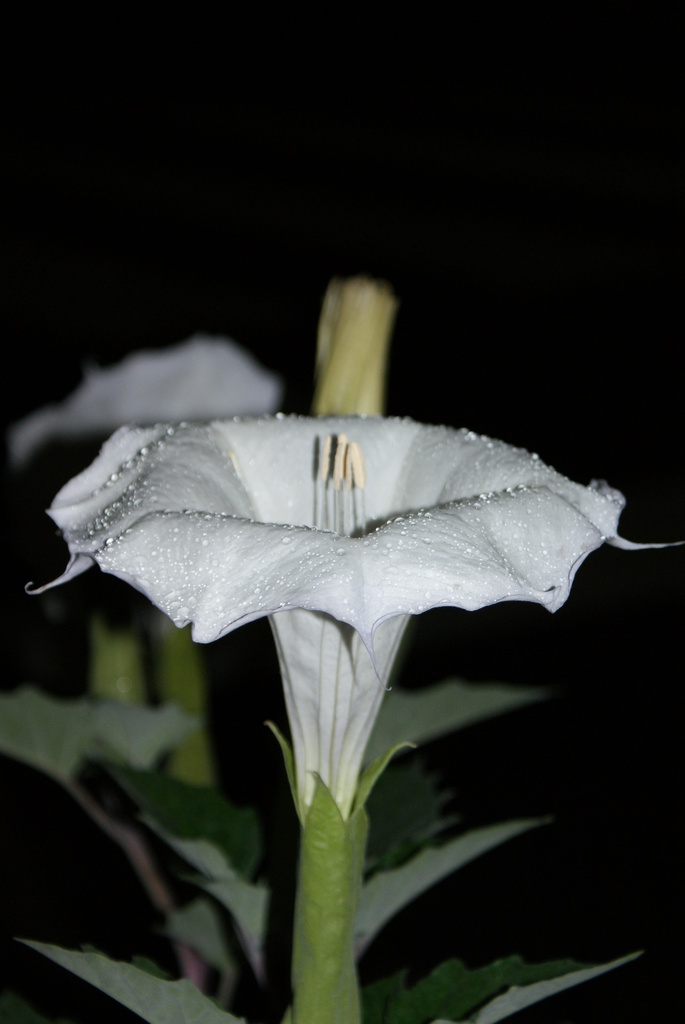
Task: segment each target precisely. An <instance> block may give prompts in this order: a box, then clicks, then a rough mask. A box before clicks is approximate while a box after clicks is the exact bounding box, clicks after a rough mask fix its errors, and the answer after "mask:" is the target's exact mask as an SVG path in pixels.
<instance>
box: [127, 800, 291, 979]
mask: <svg viewBox="0 0 685 1024" xmlns="http://www.w3.org/2000/svg"><path fill="white" fill-rule="evenodd" d="M143 820H144V821H145V823H146V824H147V825H148V826H149V828H151V829H152V830H153V831H155V832H156V833H157V835H159V836H160V838H161V839H163V840H164V841H165V842H166V843H168V844H169V846H170V847H171V848H172V849H173V850H175V852H176V853H177V854H178V855H179V857H182V858H183V860H185V861H187V862H188V864H191V865H192V866H193V867H194V868H195V869H196V870H197V871H199V872H200V875H201V877H194V878H191V879H190V881H193V882H194V883H195V884H196V885H197V886H198V887H199V888H201V889H203V890H204V892H206V893H208V894H209V895H210V896H213V897H214V899H216V900H217V901H218V902H219V903H221V905H222V906H224V907H225V908H226V909H227V910H228V911H229V913H230V914H231V916H232V918H233V921H234V925H235V929H236V933H237V935H238V938H239V940H240V943H241V945H242V947H243V950H244V952H245V955H246V957H247V958H248V961H249V963H250V965H251V967H252V969H253V971H254V973H255V977H256V978H257V979H258V980H259V981H260V982H263V981H264V979H265V970H264V945H265V942H266V929H267V924H268V913H269V899H270V896H271V893H270V891H269V889H268V887H267V886H266V885H265V884H263V883H260V882H248V881H247V880H246V879H245V878H243V877H242V876H241V875H239V874H238V873H237V872H236V871H234V869H233V868H232V867H231V864H230V862H229V861H228V860H227V858H226V855H225V853H224V852H223V850H221V849H220V848H219V847H218V846H216V845H215V844H214V843H211V842H209V841H208V840H206V839H179V838H178V837H176V836H174V835H171V834H170V833H168V832H167V831H166V830H165V829H163V828H162V827H161V826H160V825H159V823H158V822H155V821H154V820H153V819H151V818H148V817H147V816H145V817H144V818H143Z"/></svg>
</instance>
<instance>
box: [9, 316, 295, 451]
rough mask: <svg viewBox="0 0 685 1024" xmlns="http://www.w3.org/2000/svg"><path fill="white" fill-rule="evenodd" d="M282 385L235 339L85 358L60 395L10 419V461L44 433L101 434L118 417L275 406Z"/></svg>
mask: <svg viewBox="0 0 685 1024" xmlns="http://www.w3.org/2000/svg"><path fill="white" fill-rule="evenodd" d="M283 391H284V386H283V382H282V380H281V378H280V377H279V376H278V375H277V374H275V373H273V372H272V371H271V370H267V369H266V368H265V367H263V366H261V365H260V363H258V362H257V360H256V359H255V358H254V356H253V355H251V353H250V352H248V351H247V350H246V349H244V348H242V347H241V346H240V345H238V344H237V343H236V342H235V341H232V340H231V339H230V338H224V337H222V336H220V335H216V336H214V335H208V334H194V335H193V336H192V337H191V338H188V339H187V340H186V341H182V342H179V344H177V345H170V346H169V347H168V348H159V349H141V350H139V351H137V352H131V353H129V354H128V355H127V356H125V357H124V359H122V360H121V362H119V363H115V364H114V365H113V366H107V367H100V366H93V365H90V366H87V367H86V368H85V371H84V377H83V380H82V381H81V383H80V384H79V386H78V387H77V388H76V390H75V391H72V393H71V394H70V395H69V396H68V397H67V398H65V399H64V400H63V401H61V402H58V403H54V404H52V405H46V406H43V408H41V409H36V410H35V411H34V412H32V413H30V414H29V415H28V416H25V417H24V418H23V419H21V420H18V421H17V422H16V423H13V424H12V425H11V426H10V428H9V430H8V431H7V449H8V454H9V460H10V464H11V465H12V466H13V467H14V468H17V469H18V468H21V467H22V466H24V465H25V464H26V463H27V462H29V461H30V459H31V458H32V457H33V455H34V454H35V453H36V452H37V451H39V450H40V449H41V448H42V447H43V445H45V444H47V443H49V442H52V441H74V440H80V439H83V438H86V437H89V436H92V437H100V438H101V439H103V440H104V438H105V437H108V436H109V434H111V433H112V431H113V430H115V429H116V428H117V427H119V426H121V424H122V423H157V422H159V421H160V420H164V419H173V420H189V419H198V418H199V419H205V420H207V419H212V418H213V417H218V416H258V415H261V414H263V413H268V412H275V411H276V409H278V407H279V405H280V402H281V399H282V397H283Z"/></svg>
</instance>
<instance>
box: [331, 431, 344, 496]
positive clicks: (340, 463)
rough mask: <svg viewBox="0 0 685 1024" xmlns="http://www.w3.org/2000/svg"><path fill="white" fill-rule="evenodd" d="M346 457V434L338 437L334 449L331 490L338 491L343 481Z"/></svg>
mask: <svg viewBox="0 0 685 1024" xmlns="http://www.w3.org/2000/svg"><path fill="white" fill-rule="evenodd" d="M346 455H347V434H340V435H339V436H338V443H337V446H336V449H335V461H334V463H333V488H334V490H336V491H339V490H340V488H341V487H342V482H343V480H344V479H345V456H346Z"/></svg>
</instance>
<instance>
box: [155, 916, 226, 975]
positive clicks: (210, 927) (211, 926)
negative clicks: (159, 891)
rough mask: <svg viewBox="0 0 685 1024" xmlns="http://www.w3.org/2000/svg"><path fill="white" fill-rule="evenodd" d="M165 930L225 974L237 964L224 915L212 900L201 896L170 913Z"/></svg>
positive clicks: (166, 933)
mask: <svg viewBox="0 0 685 1024" xmlns="http://www.w3.org/2000/svg"><path fill="white" fill-rule="evenodd" d="M160 931H161V933H162V934H163V935H165V936H166V937H167V938H168V939H171V940H172V941H173V942H180V943H182V944H183V945H185V946H190V948H191V949H194V950H195V952H196V953H198V954H199V955H200V956H201V957H202V959H203V960H204V961H205V963H208V964H210V965H211V966H212V967H214V968H215V969H216V970H217V971H220V972H221V973H222V974H225V973H226V972H227V971H232V970H233V969H234V968H235V962H234V959H233V957H232V955H231V951H230V949H229V947H228V943H227V941H226V935H225V933H224V928H223V921H222V919H221V915H220V913H219V911H218V908H217V907H216V904H215V903H214V902H213V901H212V900H208V899H205V898H204V897H198V898H197V899H195V900H191V902H190V903H186V905H185V906H183V907H179V908H178V909H177V910H173V911H172V912H171V913H170V914H167V916H166V920H165V922H164V926H163V928H161V929H160Z"/></svg>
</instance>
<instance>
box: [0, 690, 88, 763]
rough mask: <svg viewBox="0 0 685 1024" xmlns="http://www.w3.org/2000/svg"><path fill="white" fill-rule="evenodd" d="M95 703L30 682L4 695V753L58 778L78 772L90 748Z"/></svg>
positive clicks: (0, 727)
mask: <svg viewBox="0 0 685 1024" xmlns="http://www.w3.org/2000/svg"><path fill="white" fill-rule="evenodd" d="M94 706H95V705H94V703H93V702H92V701H90V700H85V699H77V700H65V699H59V698H57V697H51V696H49V695H48V694H45V693H41V692H40V690H37V689H36V688H35V687H33V686H30V685H28V684H27V685H24V686H20V687H19V688H18V689H16V690H14V691H12V692H11V693H6V694H2V695H0V753H3V754H6V755H7V756H8V757H13V758H15V759H16V760H17V761H22V762H23V763H24V764H28V765H31V767H32V768H38V770H39V771H43V772H46V773H47V774H48V775H51V776H53V778H56V779H66V778H69V777H70V776H72V775H75V774H76V772H77V771H78V769H79V768H80V767H81V765H82V763H83V761H84V760H85V758H86V756H87V753H88V750H89V749H90V746H91V742H92V734H93V728H94V727H93V717H94V716H93V709H94Z"/></svg>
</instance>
